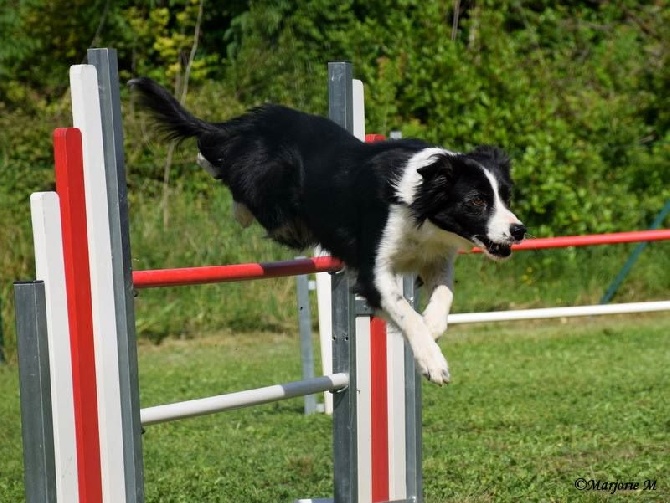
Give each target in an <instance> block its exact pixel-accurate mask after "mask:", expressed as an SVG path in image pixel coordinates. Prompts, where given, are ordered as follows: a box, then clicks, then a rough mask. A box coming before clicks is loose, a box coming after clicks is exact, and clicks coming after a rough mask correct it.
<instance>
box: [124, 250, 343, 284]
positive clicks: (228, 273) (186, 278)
mask: <svg viewBox="0 0 670 503" xmlns="http://www.w3.org/2000/svg"><path fill="white" fill-rule="evenodd" d="M340 269H342V262H340V261H339V260H337V259H335V258H332V257H314V258H304V259H296V260H286V261H280V262H254V263H249V264H233V265H216V266H201V267H184V268H179V269H156V270H150V271H135V272H133V286H134V287H135V288H155V287H161V286H183V285H202V284H205V283H229V282H233V281H247V280H252V279H261V278H281V277H286V276H297V275H299V274H312V273H316V272H337V271H339V270H340Z"/></svg>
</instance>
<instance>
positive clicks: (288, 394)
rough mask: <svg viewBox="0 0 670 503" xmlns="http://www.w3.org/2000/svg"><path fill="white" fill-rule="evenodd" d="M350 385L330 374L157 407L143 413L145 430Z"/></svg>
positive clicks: (345, 376) (342, 377)
mask: <svg viewBox="0 0 670 503" xmlns="http://www.w3.org/2000/svg"><path fill="white" fill-rule="evenodd" d="M348 385H349V374H344V373H340V374H330V375H325V376H321V377H315V378H313V379H307V380H305V381H294V382H289V383H285V384H274V385H272V386H266V387H265V388H258V389H251V390H246V391H238V392H237V393H229V394H227V395H217V396H212V397H208V398H201V399H198V400H187V401H185V402H178V403H173V404H169V405H156V406H155V407H148V408H146V409H142V410H141V411H140V418H141V422H142V426H149V425H152V424H158V423H164V422H166V421H176V420H178V419H186V418H189V417H197V416H204V415H207V414H214V413H215V412H223V411H225V410H233V409H241V408H243V407H250V406H252V405H261V404H264V403H269V402H276V401H278V400H285V399H288V398H295V397H298V396H304V395H313V394H314V393H322V392H324V391H335V390H339V389H342V388H345V387H347V386H348Z"/></svg>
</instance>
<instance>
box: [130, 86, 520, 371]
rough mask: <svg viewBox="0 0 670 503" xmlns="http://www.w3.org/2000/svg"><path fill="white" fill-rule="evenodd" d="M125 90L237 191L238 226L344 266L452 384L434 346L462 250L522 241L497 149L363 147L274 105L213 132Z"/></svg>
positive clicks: (504, 249) (498, 255) (506, 163)
mask: <svg viewBox="0 0 670 503" xmlns="http://www.w3.org/2000/svg"><path fill="white" fill-rule="evenodd" d="M130 85H131V86H132V87H133V88H134V89H135V90H136V91H138V92H139V97H140V103H141V104H142V105H143V106H145V107H146V108H148V109H149V110H150V112H151V113H152V114H153V115H154V117H155V118H156V120H157V123H158V126H159V128H160V129H161V130H162V132H163V133H165V135H166V137H167V138H169V139H173V140H184V139H186V138H191V137H193V138H196V139H197V142H198V150H199V152H198V164H200V165H201V166H202V167H204V168H205V169H206V170H207V171H208V172H209V173H210V174H211V175H212V176H213V177H214V178H216V179H218V180H221V182H223V183H224V184H225V185H226V186H227V187H228V188H229V189H230V191H231V193H232V197H233V200H234V203H233V215H234V218H235V219H236V220H237V221H238V222H239V223H241V224H242V225H243V226H245V227H246V226H248V225H249V224H250V223H251V222H252V221H253V220H254V219H255V220H257V221H258V223H260V225H262V226H263V227H264V228H265V230H266V231H267V233H268V235H269V237H271V238H272V239H274V240H275V241H278V242H279V243H282V244H284V245H287V246H289V247H291V248H295V249H305V248H307V247H312V246H315V245H318V246H320V247H322V248H323V249H325V250H327V251H328V252H330V253H331V254H332V255H333V256H335V257H337V258H339V259H341V260H342V261H344V263H345V264H346V266H347V270H348V271H350V272H353V274H354V275H355V277H356V291H357V293H358V294H360V295H361V296H363V297H364V298H365V299H366V300H367V302H368V303H369V304H370V305H371V306H372V307H373V308H375V309H377V310H380V311H381V313H382V314H384V315H385V317H387V318H388V319H390V321H391V322H393V323H395V324H396V325H397V326H398V327H399V328H400V329H401V331H402V332H403V334H404V335H405V337H406V338H407V341H408V342H409V344H410V346H411V348H412V351H413V353H414V357H415V360H416V363H417V365H418V368H419V370H420V371H421V372H422V374H423V375H425V376H426V377H427V378H428V379H429V380H430V381H432V382H434V383H437V384H443V383H447V382H449V380H450V376H449V367H448V365H447V361H446V359H445V358H444V356H443V355H442V352H441V351H440V348H439V347H438V345H437V343H436V340H437V338H438V337H440V336H441V335H442V333H443V332H445V330H446V329H447V316H448V314H449V311H450V309H451V303H452V299H453V293H452V290H453V264H454V260H455V258H456V255H457V253H458V251H459V250H460V249H463V248H468V247H470V246H471V245H472V244H474V245H477V246H479V247H481V248H482V249H483V250H484V252H485V253H486V255H488V256H489V257H490V258H492V259H504V258H507V257H508V256H509V255H510V253H511V249H510V247H511V245H512V244H513V243H519V242H521V241H522V240H523V238H524V237H525V233H526V229H525V227H524V226H523V224H522V223H521V222H520V221H519V219H518V218H517V217H516V216H515V215H514V214H513V213H512V212H511V211H510V210H509V209H508V205H509V199H510V189H511V180H510V160H509V158H508V157H507V155H506V154H505V153H504V152H503V151H502V150H501V149H498V148H496V147H490V146H481V147H477V148H476V149H475V150H473V151H472V152H469V153H457V152H451V151H449V150H446V149H444V148H440V147H435V146H433V145H430V144H428V143H426V142H423V141H420V140H413V139H403V140H389V141H383V142H378V143H363V142H361V141H359V140H358V139H356V138H355V137H354V136H352V135H351V134H350V133H348V132H347V131H346V130H345V129H343V128H341V127H340V126H338V125H337V124H335V123H334V122H332V121H330V120H329V119H326V118H323V117H319V116H315V115H309V114H306V113H303V112H298V111H296V110H292V109H290V108H286V107H283V106H278V105H272V104H268V105H263V106H260V107H258V108H254V109H252V110H250V111H249V112H247V113H245V114H244V115H242V116H240V117H237V118H234V119H231V120H229V121H226V122H221V123H210V122H206V121H203V120H201V119H198V118H196V117H194V116H193V115H192V114H190V113H189V112H188V111H186V110H185V109H184V108H183V107H182V106H181V105H180V104H179V102H178V101H177V100H176V99H175V98H174V97H172V95H171V94H170V93H169V92H168V91H166V90H165V89H164V88H162V87H161V86H159V85H158V84H157V83H155V82H154V81H152V80H151V79H148V78H144V77H141V78H137V79H133V80H131V81H130ZM400 273H410V274H416V275H418V276H419V278H420V280H421V282H422V283H423V285H424V286H425V287H426V288H427V291H428V292H430V297H429V300H428V304H427V307H426V309H425V310H424V311H423V313H422V314H419V313H417V312H416V311H415V310H414V309H413V308H412V307H411V305H410V304H409V303H408V302H407V301H406V300H405V299H404V298H403V295H402V290H401V288H400V286H399V285H398V282H397V281H396V275H397V274H400Z"/></svg>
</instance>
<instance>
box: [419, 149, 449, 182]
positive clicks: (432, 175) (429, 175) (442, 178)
mask: <svg viewBox="0 0 670 503" xmlns="http://www.w3.org/2000/svg"><path fill="white" fill-rule="evenodd" d="M416 171H417V173H419V174H420V175H421V177H422V178H423V180H424V181H425V182H431V183H433V184H436V183H437V184H439V183H449V182H450V181H451V180H452V179H453V177H454V165H453V162H452V159H451V157H450V156H449V155H448V154H435V155H433V156H432V157H431V158H430V160H429V162H428V164H426V165H425V166H421V167H420V168H419V169H417V170H416Z"/></svg>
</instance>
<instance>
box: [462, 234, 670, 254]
mask: <svg viewBox="0 0 670 503" xmlns="http://www.w3.org/2000/svg"><path fill="white" fill-rule="evenodd" d="M665 240H670V229H659V230H647V231H630V232H614V233H610V234H592V235H589V236H558V237H550V238H534V239H527V240H526V241H524V242H523V243H521V244H518V245H514V246H512V250H517V251H525V250H547V249H550V248H569V247H572V246H577V247H578V246H598V245H615V244H624V243H640V242H650V241H665ZM481 251H482V250H481V249H480V248H473V249H472V253H481Z"/></svg>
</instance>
